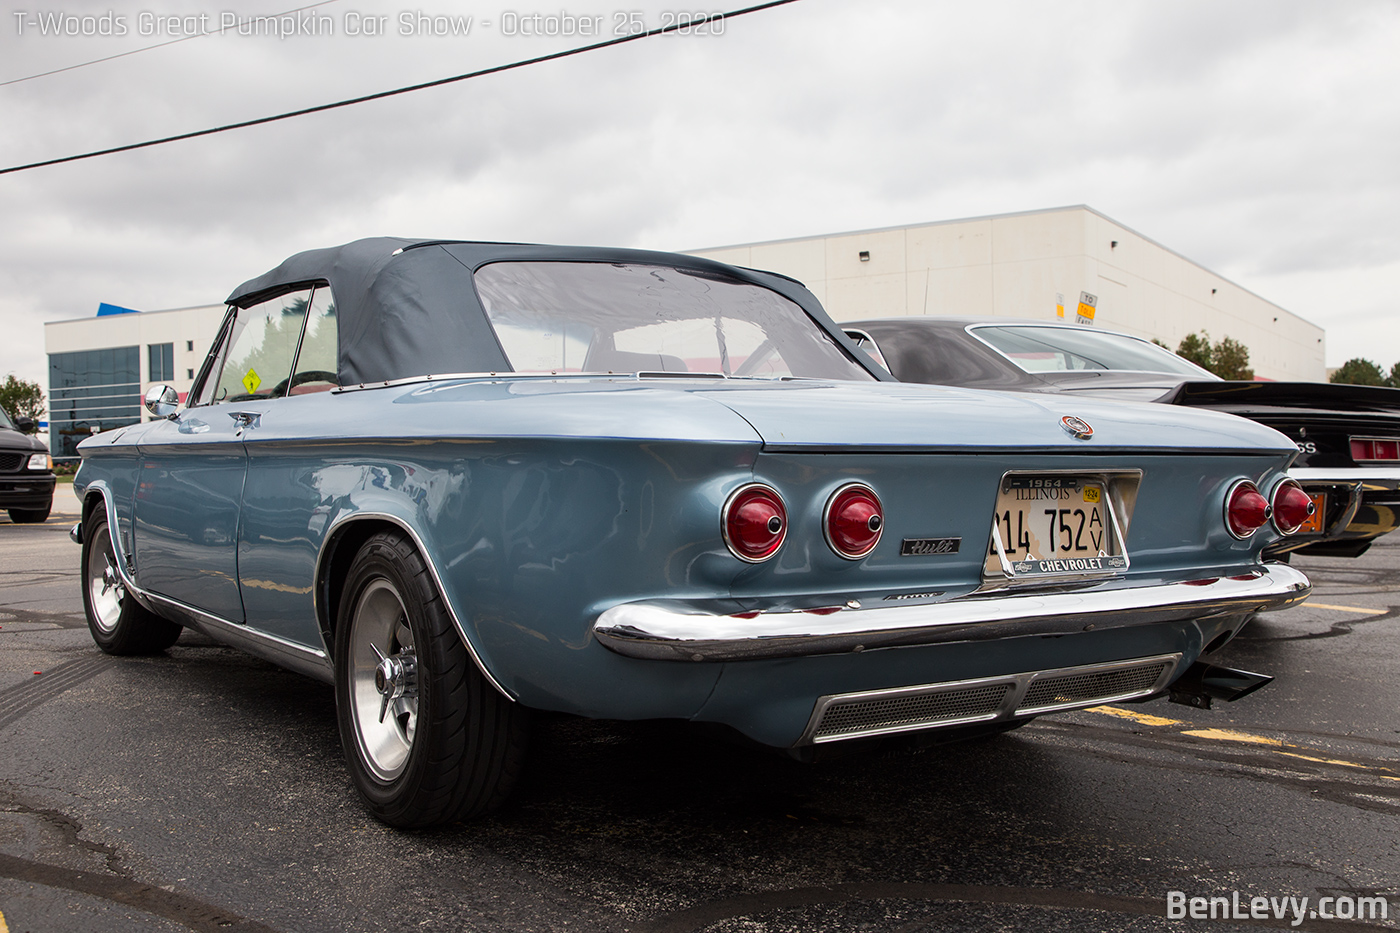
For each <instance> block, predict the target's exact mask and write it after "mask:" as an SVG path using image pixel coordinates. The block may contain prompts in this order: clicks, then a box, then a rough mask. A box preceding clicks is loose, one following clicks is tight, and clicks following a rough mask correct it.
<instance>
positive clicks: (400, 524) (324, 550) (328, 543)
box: [311, 511, 517, 703]
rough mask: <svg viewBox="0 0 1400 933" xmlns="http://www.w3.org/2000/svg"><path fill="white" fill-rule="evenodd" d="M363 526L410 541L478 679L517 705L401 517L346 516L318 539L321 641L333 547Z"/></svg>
mask: <svg viewBox="0 0 1400 933" xmlns="http://www.w3.org/2000/svg"><path fill="white" fill-rule="evenodd" d="M363 522H379V523H388V524H390V525H393V526H394V527H396V528H398V529H399V530H400V531H402V532H404V533H405V534H407V535H408V537H409V539H410V540H412V541H413V546H414V547H415V548H416V549H417V550H418V553H419V555H420V556H421V557H422V558H423V563H425V564H427V566H428V572H429V573H430V574H432V577H433V585H434V586H436V587H437V590H438V594H439V595H440V596H441V597H442V604H443V606H445V607H446V608H447V614H448V615H449V616H450V617H451V618H452V625H453V627H454V628H456V630H457V637H459V638H461V639H462V644H463V646H464V647H465V648H466V649H467V654H469V655H471V659H472V663H473V664H475V665H476V669H477V670H478V671H480V672H481V676H482V677H484V678H485V679H486V682H487V683H488V684H490V685H491V686H492V688H494V689H495V691H496V692H497V693H499V694H500V695H501V696H503V697H505V698H506V699H507V700H510V701H511V702H512V703H514V702H517V698H516V697H515V696H514V695H512V694H511V693H510V691H508V690H507V689H506V688H505V687H504V686H503V685H502V684H501V682H500V681H499V680H497V679H496V677H495V675H493V674H492V673H491V671H490V669H489V668H487V666H486V662H485V661H484V660H483V659H482V657H481V655H480V654H478V653H477V650H476V646H475V645H474V644H472V640H471V637H470V636H468V634H467V627H466V626H465V625H464V624H463V623H462V619H461V616H459V615H458V614H457V606H456V605H455V602H454V600H453V599H452V598H451V597H450V596H449V594H448V590H447V587H446V586H445V585H443V580H442V574H441V573H439V572H438V567H437V562H436V560H434V558H433V554H432V552H431V551H430V550H429V549H428V547H427V545H426V544H425V543H424V542H423V538H422V536H421V535H419V534H418V530H417V529H416V528H414V527H413V526H412V525H411V524H409V523H408V522H407V521H405V520H404V519H403V518H402V517H401V516H398V515H394V514H393V513H391V512H378V511H364V512H349V513H347V514H344V515H341V516H339V517H337V518H336V519H335V520H334V521H332V522H331V524H330V527H328V528H327V529H326V533H325V536H324V537H323V538H322V539H321V547H320V550H319V551H318V552H317V554H316V571H315V575H314V577H313V585H312V587H311V593H312V602H313V605H314V606H315V612H316V624H317V627H318V628H320V630H321V632H322V636H321V637H322V639H323V640H324V639H325V637H326V633H329V632H331V631H332V628H331V618H330V607H329V606H327V605H326V602H325V600H323V599H322V594H323V593H324V592H326V587H325V585H326V584H328V583H329V582H330V581H329V580H328V579H327V578H326V575H327V574H328V573H329V572H330V566H329V563H328V558H329V555H330V554H331V553H332V552H333V551H334V550H335V547H336V545H337V544H338V543H339V542H340V540H341V539H342V538H343V537H344V536H345V534H346V532H348V531H349V530H350V526H352V525H356V524H361V523H363Z"/></svg>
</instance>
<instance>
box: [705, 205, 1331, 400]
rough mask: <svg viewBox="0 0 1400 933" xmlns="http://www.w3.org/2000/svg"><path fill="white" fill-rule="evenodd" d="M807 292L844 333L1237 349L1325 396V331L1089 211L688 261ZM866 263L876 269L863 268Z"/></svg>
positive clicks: (728, 251)
mask: <svg viewBox="0 0 1400 933" xmlns="http://www.w3.org/2000/svg"><path fill="white" fill-rule="evenodd" d="M690 252H691V254H692V255H695V256H704V257H707V258H710V259H717V260H721V261H723V262H729V263H733V264H735V265H740V266H748V267H750V268H755V269H767V270H771V271H773V272H780V273H782V274H784V275H789V276H792V277H793V278H795V279H797V280H799V281H801V282H803V283H804V284H806V285H807V287H808V288H810V289H811V290H812V292H813V294H815V295H816V296H817V299H818V300H819V301H821V303H822V305H823V306H824V307H825V308H826V309H827V311H828V312H829V313H830V314H831V316H832V317H834V318H835V319H836V320H838V321H851V320H857V319H860V318H871V317H894V316H898V315H904V314H929V315H959V316H961V315H973V316H998V317H1001V316H1006V317H1019V318H1033V319H1039V320H1057V319H1058V318H1057V316H1056V309H1055V306H1056V299H1057V296H1063V300H1064V305H1065V315H1066V319H1067V320H1070V321H1073V320H1074V317H1075V309H1076V307H1077V305H1078V302H1079V293H1080V292H1081V291H1084V292H1088V293H1089V294H1092V295H1096V296H1097V297H1098V307H1097V312H1096V314H1095V317H1094V326H1097V327H1103V328H1107V329H1110V330H1117V331H1122V332H1124V333H1128V334H1134V335H1137V336H1140V337H1146V338H1149V339H1150V338H1156V339H1158V340H1160V341H1162V342H1163V343H1165V344H1167V345H1168V346H1171V347H1175V346H1176V345H1177V344H1178V343H1179V342H1180V341H1181V338H1183V337H1185V336H1186V335H1187V334H1191V333H1196V332H1198V331H1202V330H1204V331H1206V332H1207V333H1209V334H1210V336H1211V339H1212V340H1219V339H1220V338H1222V337H1232V338H1234V339H1235V340H1238V341H1240V342H1241V343H1243V344H1244V345H1245V346H1246V347H1248V348H1249V360H1250V365H1251V366H1252V367H1253V368H1254V371H1255V374H1256V375H1257V376H1261V377H1263V378H1267V379H1278V380H1301V381H1310V382H1324V381H1326V378H1327V371H1326V367H1325V365H1324V362H1323V360H1324V355H1325V350H1326V335H1325V334H1324V332H1323V330H1322V328H1321V327H1318V326H1317V325H1315V324H1313V323H1311V322H1309V321H1306V320H1304V319H1303V318H1301V317H1299V316H1298V315H1296V314H1294V313H1293V312H1291V311H1288V310H1287V309H1285V308H1282V307H1280V306H1278V305H1276V304H1274V303H1272V302H1270V301H1267V300H1266V299H1264V298H1261V297H1259V296H1258V295H1255V294H1254V293H1253V292H1250V291H1248V290H1246V289H1244V288H1241V287H1240V286H1238V285H1236V284H1234V283H1233V282H1231V281H1229V280H1228V279H1225V278H1222V277H1221V276H1219V275H1216V274H1215V273H1214V272H1211V271H1210V270H1209V269H1206V268H1204V267H1202V266H1200V265H1198V264H1197V263H1194V262H1192V261H1191V260H1189V259H1187V258H1186V257H1184V256H1181V255H1179V254H1177V253H1175V252H1173V251H1171V250H1170V249H1167V248H1166V247H1165V246H1162V245H1161V244H1159V243H1156V242H1154V241H1152V240H1150V239H1148V238H1147V237H1144V236H1142V235H1141V234H1139V233H1136V232H1134V231H1133V230H1130V229H1129V228H1127V227H1125V226H1123V225H1122V224H1120V223H1118V222H1116V221H1114V220H1112V219H1111V218H1108V217H1105V216H1104V215H1103V214H1100V213H1099V212H1098V211H1095V210H1094V209H1092V208H1089V207H1085V206H1083V205H1080V206H1076V207H1065V208H1055V209H1051V210H1044V211H1029V212H1026V213H1019V214H1002V215H998V216H994V217H977V218H971V219H968V220H950V221H943V222H939V223H931V224H920V225H916V226H910V227H895V228H890V229H885V230H865V231H859V232H855V233H839V234H831V235H829V236H816V237H810V238H805V239H797V240H779V241H774V242H769V243H750V244H746V245H741V246H727V247H718V248H713V249H701V250H692V251H690ZM862 254H866V258H864V259H862Z"/></svg>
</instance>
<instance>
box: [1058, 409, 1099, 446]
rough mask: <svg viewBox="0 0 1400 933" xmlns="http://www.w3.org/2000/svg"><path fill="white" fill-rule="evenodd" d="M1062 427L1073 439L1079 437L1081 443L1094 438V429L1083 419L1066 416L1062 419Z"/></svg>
mask: <svg viewBox="0 0 1400 933" xmlns="http://www.w3.org/2000/svg"><path fill="white" fill-rule="evenodd" d="M1060 427H1062V428H1064V429H1065V430H1066V431H1068V432H1069V434H1070V436H1071V437H1077V438H1079V439H1080V440H1081V441H1087V440H1088V439H1089V438H1091V437H1093V436H1094V429H1093V428H1091V427H1089V422H1087V421H1085V420H1084V419H1083V418H1076V417H1075V416H1074V415H1065V416H1064V417H1063V418H1061V419H1060Z"/></svg>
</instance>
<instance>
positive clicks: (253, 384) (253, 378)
mask: <svg viewBox="0 0 1400 933" xmlns="http://www.w3.org/2000/svg"><path fill="white" fill-rule="evenodd" d="M260 385H262V376H259V375H258V371H257V370H256V369H250V370H248V374H247V375H245V376H244V377H243V388H245V389H247V390H248V394H249V395H252V394H254V393H256V392H257V391H258V386H260Z"/></svg>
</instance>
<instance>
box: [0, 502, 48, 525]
mask: <svg viewBox="0 0 1400 933" xmlns="http://www.w3.org/2000/svg"><path fill="white" fill-rule="evenodd" d="M52 509H53V503H49V504H48V505H46V506H44V507H43V508H42V509H8V510H7V511H8V512H9V513H10V521H12V522H14V523H15V524H16V525H37V524H39V523H40V522H46V521H48V520H49V512H50V511H51V510H52Z"/></svg>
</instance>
